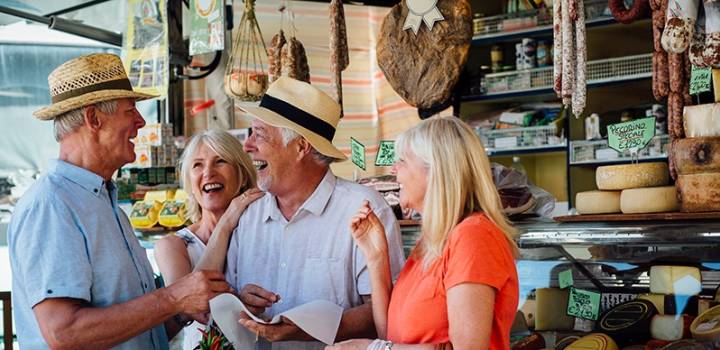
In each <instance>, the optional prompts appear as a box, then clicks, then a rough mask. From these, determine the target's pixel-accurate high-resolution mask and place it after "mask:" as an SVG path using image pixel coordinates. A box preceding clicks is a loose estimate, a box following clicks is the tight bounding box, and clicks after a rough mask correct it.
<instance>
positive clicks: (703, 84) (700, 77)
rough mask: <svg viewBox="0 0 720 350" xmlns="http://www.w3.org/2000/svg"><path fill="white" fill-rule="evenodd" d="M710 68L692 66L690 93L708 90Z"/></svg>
mask: <svg viewBox="0 0 720 350" xmlns="http://www.w3.org/2000/svg"><path fill="white" fill-rule="evenodd" d="M711 78H712V69H710V67H696V66H692V70H691V71H690V95H695V94H699V93H701V92H705V91H710V83H711V81H712V80H711Z"/></svg>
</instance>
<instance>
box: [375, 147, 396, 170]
mask: <svg viewBox="0 0 720 350" xmlns="http://www.w3.org/2000/svg"><path fill="white" fill-rule="evenodd" d="M393 163H395V141H380V146H379V147H378V153H377V157H375V166H391V165H393Z"/></svg>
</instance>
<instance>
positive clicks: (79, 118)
mask: <svg viewBox="0 0 720 350" xmlns="http://www.w3.org/2000/svg"><path fill="white" fill-rule="evenodd" d="M93 105H94V106H95V107H96V108H97V109H99V110H100V111H101V112H103V113H105V114H113V113H115V112H117V109H118V101H117V100H110V101H102V102H98V103H94V104H92V105H90V106H93ZM88 107H89V106H84V107H80V108H76V109H73V110H71V111H68V112H65V113H63V114H60V115H58V116H57V117H55V121H54V124H53V126H54V129H55V141H57V142H60V141H61V140H62V139H63V138H65V136H67V135H69V134H70V133H72V132H73V131H75V130H77V128H79V127H80V126H82V125H83V123H85V108H88Z"/></svg>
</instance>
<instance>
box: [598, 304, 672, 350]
mask: <svg viewBox="0 0 720 350" xmlns="http://www.w3.org/2000/svg"><path fill="white" fill-rule="evenodd" d="M657 313H658V312H657V309H656V308H655V305H653V303H652V302H649V301H647V300H630V301H626V302H624V303H621V304H618V305H616V306H615V307H613V308H612V309H610V310H608V311H606V312H605V313H603V314H602V315H601V316H600V318H599V319H598V322H597V324H596V327H597V330H598V331H600V332H602V333H604V334H607V335H609V336H611V337H613V339H615V340H616V341H617V342H618V343H619V344H620V345H628V344H638V343H644V342H646V341H648V340H649V339H650V320H651V319H652V317H653V316H655V315H656V314H657Z"/></svg>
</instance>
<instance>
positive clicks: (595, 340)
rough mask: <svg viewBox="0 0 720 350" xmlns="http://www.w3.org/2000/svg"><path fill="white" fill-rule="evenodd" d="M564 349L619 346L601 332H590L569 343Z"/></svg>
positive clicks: (598, 349)
mask: <svg viewBox="0 0 720 350" xmlns="http://www.w3.org/2000/svg"><path fill="white" fill-rule="evenodd" d="M565 350H619V348H618V346H617V344H616V343H615V341H614V340H613V339H612V338H610V337H609V336H607V335H605V334H602V333H592V334H590V335H586V336H584V337H582V338H580V339H578V340H577V341H576V342H574V343H572V344H570V345H569V346H568V347H567V348H565Z"/></svg>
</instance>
